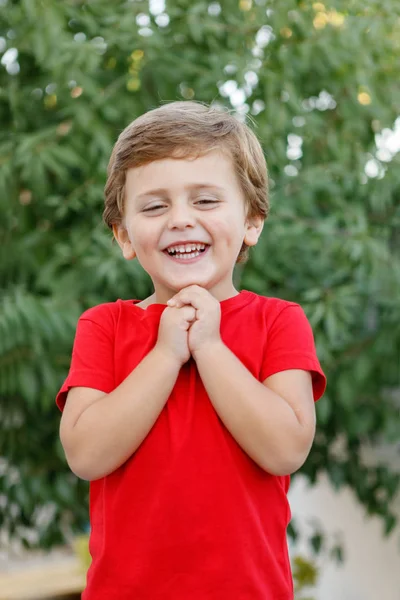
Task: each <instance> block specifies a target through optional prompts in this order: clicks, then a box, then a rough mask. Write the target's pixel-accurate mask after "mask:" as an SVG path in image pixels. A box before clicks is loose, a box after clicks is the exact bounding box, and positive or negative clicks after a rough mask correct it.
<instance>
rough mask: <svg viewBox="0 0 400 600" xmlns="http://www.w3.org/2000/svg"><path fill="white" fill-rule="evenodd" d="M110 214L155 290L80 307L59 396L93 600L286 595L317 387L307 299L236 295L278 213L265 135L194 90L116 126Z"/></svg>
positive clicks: (257, 599)
mask: <svg viewBox="0 0 400 600" xmlns="http://www.w3.org/2000/svg"><path fill="white" fill-rule="evenodd" d="M105 195H106V204H105V211H104V219H105V221H106V223H107V225H109V227H111V228H112V230H113V232H114V236H115V238H116V240H117V242H118V244H119V245H120V247H121V250H122V253H123V256H124V257H125V258H126V259H127V260H131V259H134V258H137V259H138V261H139V262H140V263H141V265H142V266H143V268H144V269H145V270H146V271H147V272H148V273H149V275H150V277H151V279H152V281H153V285H154V293H153V294H152V295H151V296H150V297H149V298H146V299H145V300H143V301H132V300H117V301H116V302H115V303H107V304H102V305H99V306H97V307H94V308H92V309H90V310H88V311H86V312H85V313H84V314H83V315H82V317H81V318H80V320H79V323H78V328H77V333H76V337H75V343H74V350H73V355H72V362H71V368H70V372H69V375H68V377H67V379H66V381H65V383H64V385H63V387H62V389H61V390H60V392H59V394H58V396H57V404H58V406H59V408H60V409H61V410H62V411H63V415H62V419H61V425H60V436H61V441H62V444H63V447H64V450H65V453H66V457H67V460H68V463H69V465H70V467H71V469H72V471H74V473H76V475H78V476H79V477H82V478H84V479H87V480H89V481H90V482H91V483H90V518H91V538H90V551H91V554H92V565H91V567H90V569H89V572H88V578H87V587H86V590H85V591H84V593H83V596H82V598H83V600H113V599H115V600H117V599H118V600H125V599H126V600H128V599H132V598H135V600H141V599H149V600H153V599H158V598H159V599H163V600H169V599H171V600H188V599H189V598H190V599H191V600H205V599H206V598H207V599H215V600H228V599H229V600H248V599H252V600H292V599H293V585H292V578H291V573H290V564H289V558H288V550H287V541H286V528H287V525H288V522H289V519H290V509H289V506H288V502H287V497H286V494H287V491H288V486H289V475H290V474H291V473H293V472H294V471H296V470H297V469H298V468H299V467H300V466H301V465H302V464H303V462H304V461H305V459H306V457H307V455H308V452H309V450H310V447H311V444H312V440H313V436H314V431H315V410H314V402H315V400H317V399H318V398H319V397H320V396H321V395H322V394H323V391H324V388H325V377H324V374H323V372H322V370H321V367H320V365H319V362H318V359H317V356H316V353H315V347H314V340H313V335H312V331H311V328H310V325H309V323H308V321H307V319H306V317H305V315H304V312H303V311H302V310H301V308H300V307H299V305H297V304H294V303H291V302H286V301H284V300H280V299H277V298H264V297H261V296H258V295H256V294H253V293H251V292H248V291H241V292H238V291H237V290H236V289H235V287H234V285H233V282H232V274H233V268H234V266H235V263H236V262H238V260H243V259H244V258H245V257H246V254H247V250H248V247H250V246H254V245H255V244H256V243H257V241H258V238H259V236H260V234H261V231H262V228H263V223H264V220H265V218H266V216H267V214H268V197H267V171H266V165H265V160H264V157H263V153H262V150H261V147H260V145H259V142H258V141H257V139H256V137H255V136H254V134H253V133H252V132H251V131H250V130H249V129H248V128H247V126H246V125H244V124H242V123H240V122H239V121H237V120H236V119H235V118H234V117H233V116H232V115H230V114H229V113H227V112H221V111H219V110H216V109H214V108H211V107H207V106H204V105H201V104H197V103H194V102H175V103H171V104H167V105H164V106H162V107H160V108H158V109H156V110H153V111H150V112H148V113H146V114H145V115H143V116H141V117H139V118H138V119H136V120H135V121H133V123H131V124H130V125H129V126H128V127H127V128H126V129H125V130H124V131H123V132H122V134H121V135H120V137H119V139H118V141H117V143H116V145H115V147H114V150H113V153H112V156H111V159H110V165H109V172H108V181H107V185H106V193H105Z"/></svg>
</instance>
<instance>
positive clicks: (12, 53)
mask: <svg viewBox="0 0 400 600" xmlns="http://www.w3.org/2000/svg"><path fill="white" fill-rule="evenodd" d="M0 62H1V64H2V65H3V66H4V67H5V68H6V71H7V73H8V74H9V75H17V74H18V73H19V71H20V66H19V63H18V50H17V49H16V48H9V49H8V50H6V51H5V52H4V54H3V56H2V57H1V61H0Z"/></svg>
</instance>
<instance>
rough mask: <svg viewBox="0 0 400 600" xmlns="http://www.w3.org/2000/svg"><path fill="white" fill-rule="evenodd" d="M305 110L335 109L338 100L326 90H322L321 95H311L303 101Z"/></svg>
mask: <svg viewBox="0 0 400 600" xmlns="http://www.w3.org/2000/svg"><path fill="white" fill-rule="evenodd" d="M302 106H303V108H304V110H306V111H307V112H311V111H312V110H315V109H317V110H321V111H324V110H333V109H334V108H336V100H335V99H334V97H333V96H332V95H331V94H329V92H327V91H326V90H322V91H321V92H320V93H319V96H311V97H310V98H306V99H305V100H303V102H302Z"/></svg>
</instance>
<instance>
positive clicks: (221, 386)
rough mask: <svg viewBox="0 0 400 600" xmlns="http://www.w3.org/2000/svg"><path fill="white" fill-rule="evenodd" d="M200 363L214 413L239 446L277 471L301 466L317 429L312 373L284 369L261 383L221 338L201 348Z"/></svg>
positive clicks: (197, 356)
mask: <svg viewBox="0 0 400 600" xmlns="http://www.w3.org/2000/svg"><path fill="white" fill-rule="evenodd" d="M196 363H197V368H198V370H199V373H200V377H201V379H202V381H203V384H204V387H205V388H206V390H207V393H208V395H209V398H210V400H211V402H212V404H213V406H214V408H215V410H216V412H217V413H218V415H219V417H220V418H221V420H222V421H223V423H224V425H225V427H226V428H227V429H228V431H229V432H230V433H231V435H232V436H233V437H234V438H235V440H236V441H237V443H238V444H239V445H240V446H241V448H243V450H244V451H245V452H246V453H247V454H248V455H249V456H250V457H251V458H252V459H253V460H254V461H255V462H256V463H257V464H258V465H259V466H260V467H262V468H263V469H264V470H265V471H268V472H269V473H272V474H273V475H288V474H290V473H293V472H294V471H297V469H299V468H300V467H301V465H302V464H303V463H304V461H305V460H306V458H307V456H308V453H309V451H310V448H311V445H312V441H313V439H314V433H315V408H314V398H313V392H312V384H311V375H310V373H308V372H307V371H302V370H297V369H296V370H295V369H293V370H288V371H282V372H281V373H277V374H276V375H272V376H271V377H268V379H266V381H264V383H260V382H259V381H258V380H257V379H255V378H254V377H253V375H252V374H251V373H250V371H248V370H247V368H246V367H245V366H244V365H243V363H242V362H241V361H240V360H239V359H238V358H237V357H236V356H235V355H234V354H233V352H231V350H229V348H227V346H225V345H224V344H223V342H222V341H221V343H220V344H217V343H215V344H214V345H213V346H208V347H204V351H200V352H198V353H197V355H196ZM216 365H218V368H215V366H216Z"/></svg>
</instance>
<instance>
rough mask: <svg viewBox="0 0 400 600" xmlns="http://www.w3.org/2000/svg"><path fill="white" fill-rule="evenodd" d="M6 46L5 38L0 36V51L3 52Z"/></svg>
mask: <svg viewBox="0 0 400 600" xmlns="http://www.w3.org/2000/svg"><path fill="white" fill-rule="evenodd" d="M6 46H7V42H6V38H3V37H0V52H4V50H5V49H6Z"/></svg>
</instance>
